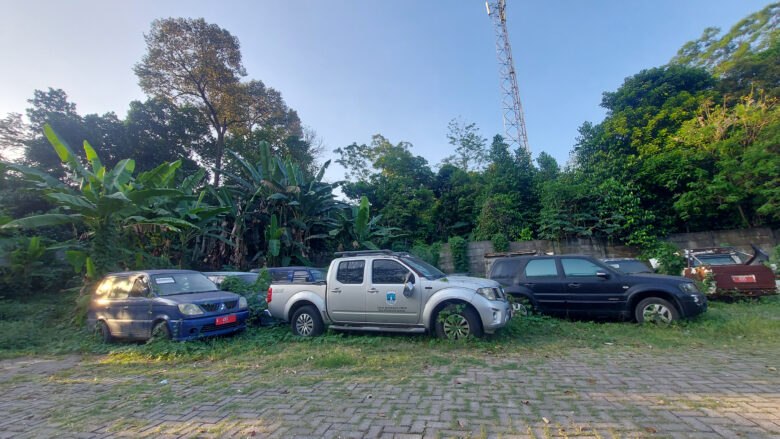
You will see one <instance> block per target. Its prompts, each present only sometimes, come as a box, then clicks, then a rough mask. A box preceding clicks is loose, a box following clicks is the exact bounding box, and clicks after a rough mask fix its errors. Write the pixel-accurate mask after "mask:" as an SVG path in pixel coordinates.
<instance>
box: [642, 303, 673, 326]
mask: <svg viewBox="0 0 780 439" xmlns="http://www.w3.org/2000/svg"><path fill="white" fill-rule="evenodd" d="M634 316H635V317H636V321H637V322H638V323H643V322H650V323H655V324H658V325H668V324H670V323H672V322H673V321H675V320H679V319H680V313H679V312H678V311H677V308H675V306H674V305H672V304H671V303H669V302H668V301H666V300H664V299H661V298H660V297H648V298H647V299H644V300H642V301H641V302H639V304H638V305H637V306H636V309H635V310H634Z"/></svg>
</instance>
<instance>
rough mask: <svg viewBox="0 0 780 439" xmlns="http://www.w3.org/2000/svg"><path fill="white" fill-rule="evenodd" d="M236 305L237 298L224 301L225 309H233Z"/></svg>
mask: <svg viewBox="0 0 780 439" xmlns="http://www.w3.org/2000/svg"><path fill="white" fill-rule="evenodd" d="M236 305H238V300H231V301H229V302H225V308H227V309H233V308H235V307H236Z"/></svg>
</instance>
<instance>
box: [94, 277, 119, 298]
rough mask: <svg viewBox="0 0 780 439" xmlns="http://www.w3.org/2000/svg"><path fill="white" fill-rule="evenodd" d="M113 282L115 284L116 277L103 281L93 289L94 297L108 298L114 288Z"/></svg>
mask: <svg viewBox="0 0 780 439" xmlns="http://www.w3.org/2000/svg"><path fill="white" fill-rule="evenodd" d="M114 282H116V277H113V276H112V277H107V278H105V279H103V282H101V283H100V285H99V286H98V287H97V288H96V289H95V296H98V297H108V296H109V294H110V293H111V289H112V288H113V287H114Z"/></svg>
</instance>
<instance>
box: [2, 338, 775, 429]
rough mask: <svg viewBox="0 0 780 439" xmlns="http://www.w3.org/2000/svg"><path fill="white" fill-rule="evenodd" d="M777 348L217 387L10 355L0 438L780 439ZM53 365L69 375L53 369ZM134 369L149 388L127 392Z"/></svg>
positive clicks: (517, 361)
mask: <svg viewBox="0 0 780 439" xmlns="http://www.w3.org/2000/svg"><path fill="white" fill-rule="evenodd" d="M778 359H780V355H778V353H775V352H763V353H752V354H746V353H744V352H743V353H735V352H728V351H718V350H701V349H700V350H696V351H685V352H674V351H668V352H653V353H641V354H640V353H634V354H627V353H621V351H620V350H619V349H612V350H608V351H595V352H594V351H586V350H582V351H573V352H572V353H569V354H568V355H561V356H551V357H550V358H545V357H539V356H534V357H532V358H494V359H489V360H487V364H486V365H475V366H470V367H462V366H461V367H460V368H455V367H452V366H436V367H428V368H426V369H424V370H418V371H409V370H405V371H399V374H401V373H402V374H404V375H408V376H409V379H407V380H404V381H403V382H402V384H398V383H397V382H388V380H387V379H386V378H381V379H377V380H370V379H369V380H366V379H364V378H363V379H360V380H358V379H355V380H352V379H350V378H344V376H343V375H339V377H338V378H333V379H329V378H328V374H327V372H326V373H324V375H323V372H322V371H319V372H317V375H321V378H322V379H320V380H311V381H313V382H315V384H312V385H304V384H303V383H304V382H305V380H304V378H306V374H300V375H301V376H300V378H301V384H300V385H295V384H294V385H292V386H287V387H283V386H280V385H278V384H276V385H275V384H274V383H273V382H270V383H267V384H263V382H261V381H260V378H259V377H255V376H253V375H252V373H251V372H250V373H246V374H245V375H243V376H242V377H241V380H240V381H239V382H232V383H231V385H230V388H229V389H223V390H226V391H222V392H220V391H215V390H214V388H213V387H212V386H205V385H200V386H196V385H189V384H188V383H187V382H179V381H177V380H172V382H171V383H170V384H167V385H160V384H159V383H157V382H156V381H155V382H154V383H152V382H151V381H150V380H152V379H154V380H158V379H159V377H149V376H138V377H132V376H130V377H123V378H121V379H119V378H118V379H115V380H106V379H97V378H94V379H90V377H91V376H92V375H90V374H91V373H92V372H90V371H89V369H88V368H87V366H85V365H82V364H78V359H75V360H74V358H73V357H68V358H66V359H64V360H45V359H37V360H30V359H21V360H7V361H4V362H0V390H1V391H2V392H3V398H2V400H0V414H1V415H0V438H6V437H74V438H108V437H153V438H181V437H187V438H189V437H203V438H212V437H255V438H272V437H295V438H393V439H402V438H409V439H411V438H444V437H458V438H466V437H483V438H534V437H535V438H547V437H576V438H580V437H599V438H609V437H627V438H635V437H670V438H753V437H754V438H767V437H778V438H780V375H778V372H776V371H773V370H772V369H770V367H773V368H776V366H778ZM36 362H37V363H38V365H37V367H36V365H35V364H32V363H36ZM31 364H32V365H31ZM41 365H43V366H41ZM56 371H60V372H61V371H67V372H70V373H69V374H67V375H66V376H70V377H71V379H50V378H49V377H50V376H51V375H52V374H53V373H55V372H56ZM312 375H314V372H312ZM218 378H219V377H215V380H218ZM133 380H138V381H139V382H144V383H145V384H146V386H147V388H145V390H144V391H143V392H140V393H135V394H133V396H132V397H129V396H123V394H122V392H126V389H127V386H128V385H132V384H133V382H134V381H133ZM150 384H155V385H150ZM123 389H125V390H123ZM166 392H167V393H166ZM161 395H162V396H161ZM166 395H168V396H166ZM146 401H153V402H154V404H152V405H150V404H147V403H146Z"/></svg>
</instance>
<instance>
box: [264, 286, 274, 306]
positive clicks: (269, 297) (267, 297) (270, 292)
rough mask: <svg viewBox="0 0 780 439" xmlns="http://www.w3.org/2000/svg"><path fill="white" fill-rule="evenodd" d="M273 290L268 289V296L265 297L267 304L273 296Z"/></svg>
mask: <svg viewBox="0 0 780 439" xmlns="http://www.w3.org/2000/svg"><path fill="white" fill-rule="evenodd" d="M273 292H274V290H273V289H272V288H271V287H268V295H267V296H265V301H266V302H268V303H271V296H272V295H273Z"/></svg>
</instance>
